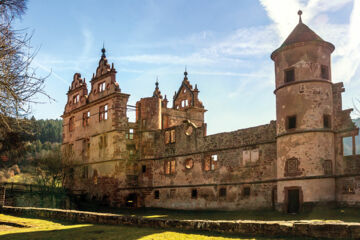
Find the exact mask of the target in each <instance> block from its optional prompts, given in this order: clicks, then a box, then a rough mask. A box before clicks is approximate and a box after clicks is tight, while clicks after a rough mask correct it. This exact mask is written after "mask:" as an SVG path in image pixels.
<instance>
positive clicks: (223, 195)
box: [219, 188, 226, 198]
mask: <svg viewBox="0 0 360 240" xmlns="http://www.w3.org/2000/svg"><path fill="white" fill-rule="evenodd" d="M219 197H221V198H224V197H226V188H220V190H219Z"/></svg>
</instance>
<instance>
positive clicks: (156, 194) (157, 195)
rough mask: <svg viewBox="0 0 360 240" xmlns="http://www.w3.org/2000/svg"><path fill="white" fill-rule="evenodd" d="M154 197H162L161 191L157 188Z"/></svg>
mask: <svg viewBox="0 0 360 240" xmlns="http://www.w3.org/2000/svg"><path fill="white" fill-rule="evenodd" d="M154 198H155V199H160V192H159V190H155V192H154Z"/></svg>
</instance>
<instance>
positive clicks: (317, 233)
mask: <svg viewBox="0 0 360 240" xmlns="http://www.w3.org/2000/svg"><path fill="white" fill-rule="evenodd" d="M0 212H2V213H5V214H12V215H20V216H21V215H26V216H34V217H43V218H50V219H58V220H65V221H71V222H78V223H93V224H112V225H129V226H142V227H152V228H175V229H181V230H200V231H210V232H218V233H237V234H242V235H251V236H269V237H277V236H287V237H313V238H331V239H334V238H337V239H360V223H344V222H340V221H339V222H325V221H314V222H310V221H248V220H246V221H245V220H238V221H225V220H220V221H214V220H175V219H161V218H157V219H151V218H143V217H137V216H123V215H118V214H111V213H96V212H85V211H75V210H63V209H48V208H33V207H10V206H3V207H2V208H1V209H0Z"/></svg>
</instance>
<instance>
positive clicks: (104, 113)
mask: <svg viewBox="0 0 360 240" xmlns="http://www.w3.org/2000/svg"><path fill="white" fill-rule="evenodd" d="M108 106H109V105H108V104H105V105H102V106H100V107H99V122H101V121H106V120H107V119H108V112H109V107H108Z"/></svg>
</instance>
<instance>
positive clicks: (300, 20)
mask: <svg viewBox="0 0 360 240" xmlns="http://www.w3.org/2000/svg"><path fill="white" fill-rule="evenodd" d="M302 13H303V12H302V11H301V10H299V11H298V15H299V23H302V19H301V15H302Z"/></svg>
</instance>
